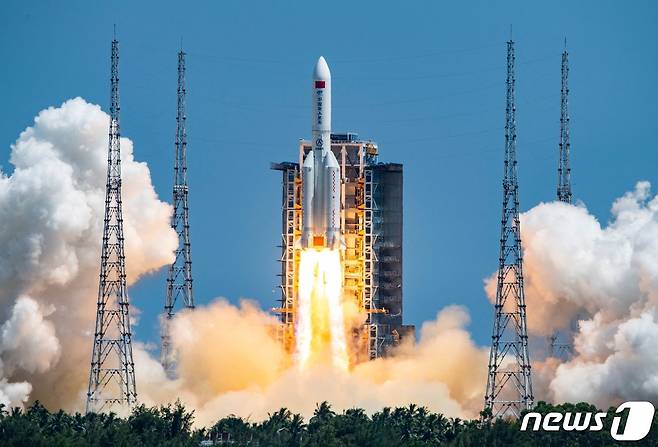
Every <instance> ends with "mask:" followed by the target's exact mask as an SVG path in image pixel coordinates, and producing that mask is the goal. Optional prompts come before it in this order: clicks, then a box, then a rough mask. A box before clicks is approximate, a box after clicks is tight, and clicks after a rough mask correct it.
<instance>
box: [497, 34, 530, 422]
mask: <svg viewBox="0 0 658 447" xmlns="http://www.w3.org/2000/svg"><path fill="white" fill-rule="evenodd" d="M514 62H515V57H514V42H513V41H512V40H511V39H510V41H509V42H507V107H506V113H505V165H504V166H505V170H504V174H503V215H502V220H501V233H500V257H499V266H498V285H497V288H496V302H495V305H494V309H495V320H494V327H493V335H492V337H491V339H492V340H491V341H492V343H491V353H490V356H489V376H488V379H487V390H486V395H485V408H487V409H490V410H491V413H492V415H493V416H494V417H499V416H514V417H518V416H519V415H520V413H521V411H522V410H524V409H527V408H530V407H531V406H532V403H533V395H532V381H531V376H530V358H529V356H528V332H527V327H526V305H525V296H524V292H523V254H522V251H521V232H520V226H519V195H518V193H519V185H518V179H517V161H516V107H515V98H514V94H515V93H514V88H515V86H514V84H515V79H514Z"/></svg>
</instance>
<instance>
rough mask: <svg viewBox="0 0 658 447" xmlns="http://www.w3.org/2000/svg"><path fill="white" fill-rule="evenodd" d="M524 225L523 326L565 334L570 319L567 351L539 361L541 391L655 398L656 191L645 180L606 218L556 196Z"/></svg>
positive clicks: (548, 395) (586, 397)
mask: <svg viewBox="0 0 658 447" xmlns="http://www.w3.org/2000/svg"><path fill="white" fill-rule="evenodd" d="M521 231H522V239H523V244H524V250H525V264H524V267H525V279H526V299H527V303H528V327H529V330H530V331H531V333H534V334H535V335H540V336H543V335H546V334H550V333H551V332H553V331H554V330H556V329H559V330H562V331H563V332H562V333H563V334H569V333H571V332H572V331H571V330H570V326H571V322H577V324H576V331H575V333H574V334H573V338H574V348H575V355H574V357H573V358H572V359H571V360H570V361H569V362H566V363H562V364H560V362H557V361H555V359H548V360H546V361H545V362H543V363H536V367H535V373H536V379H537V383H538V384H543V385H544V389H543V390H541V387H540V390H539V393H537V392H536V393H535V394H537V395H541V396H540V398H543V399H549V400H551V399H552V400H555V401H572V402H573V401H589V402H593V403H596V404H598V405H601V406H603V407H606V406H607V405H614V404H617V403H619V402H620V401H624V400H631V399H640V400H651V401H653V402H654V403H656V402H658V322H657V321H656V318H657V316H658V309H657V308H656V306H657V304H658V198H657V197H655V196H653V195H652V194H651V192H650V184H649V183H648V182H639V183H638V184H637V185H636V187H635V190H634V191H632V192H629V193H626V194H625V195H624V196H623V197H621V198H619V199H617V200H616V201H615V202H614V204H613V205H612V218H611V220H610V222H609V223H608V224H607V226H602V225H601V224H600V223H599V222H598V221H597V219H596V218H595V217H594V216H592V215H591V214H589V213H588V211H587V209H586V208H585V207H584V206H583V205H578V206H573V205H567V204H563V203H559V202H554V203H543V204H540V205H538V206H536V207H534V208H533V209H531V210H530V211H528V212H527V213H524V214H523V215H522V216H521ZM492 286H493V285H492V284H491V282H490V283H489V284H488V285H487V290H488V292H489V295H490V297H491V291H492V289H493V288H492ZM537 340H541V339H540V338H538V339H537Z"/></svg>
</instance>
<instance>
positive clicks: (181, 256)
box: [160, 50, 194, 377]
mask: <svg viewBox="0 0 658 447" xmlns="http://www.w3.org/2000/svg"><path fill="white" fill-rule="evenodd" d="M185 94H186V88H185V52H183V50H181V51H179V53H178V91H177V109H176V143H175V147H176V150H175V155H174V191H173V201H174V212H173V214H172V216H171V228H173V229H174V230H175V231H176V234H177V235H178V248H176V258H175V259H174V262H173V263H172V264H171V265H170V266H169V274H168V276H167V296H166V298H165V306H164V316H163V319H162V347H161V352H160V361H161V362H162V366H163V367H164V369H165V371H166V373H167V375H168V376H169V377H173V376H174V375H175V369H176V362H175V359H174V356H173V351H172V346H171V334H170V330H171V320H172V318H173V317H174V313H175V311H174V307H175V306H176V302H179V303H180V302H181V301H182V303H183V305H184V306H185V307H186V308H188V309H193V308H194V296H193V294H192V255H191V252H190V223H189V202H188V185H187V132H186V130H185V121H186V116H185Z"/></svg>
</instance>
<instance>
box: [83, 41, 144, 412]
mask: <svg viewBox="0 0 658 447" xmlns="http://www.w3.org/2000/svg"><path fill="white" fill-rule="evenodd" d="M111 65H112V74H111V92H112V94H111V103H110V132H109V147H108V155H107V184H106V190H105V220H104V224H103V246H102V248H101V268H100V284H99V287H98V303H97V310H96V329H95V331H94V346H93V351H92V355H91V370H90V373H89V388H88V392H87V412H91V411H93V412H98V411H103V410H106V409H112V407H115V406H124V405H128V406H131V405H133V404H135V402H136V401H137V390H136V387H135V363H134V362H133V351H132V342H131V332H130V313H129V302H128V293H127V289H126V265H125V254H124V247H123V243H124V238H123V215H122V211H121V148H120V145H119V142H120V135H121V134H120V130H119V129H120V128H119V111H120V107H119V42H118V41H117V40H116V37H115V38H114V40H113V41H112V63H111Z"/></svg>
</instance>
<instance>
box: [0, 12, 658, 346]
mask: <svg viewBox="0 0 658 447" xmlns="http://www.w3.org/2000/svg"><path fill="white" fill-rule="evenodd" d="M466 3H467V2H430V1H427V2H404V4H402V3H399V4H398V5H399V6H397V7H387V6H384V3H382V2H374V1H373V2H353V1H352V2H347V1H333V2H325V3H319V2H301V1H299V2H292V1H291V2H248V1H222V2H187V3H184V2H179V3H175V2H168V1H161V2H128V1H126V2H83V1H72V2H65V3H61V2H55V1H44V2H21V1H8V2H3V3H2V5H1V6H0V11H1V13H0V25H1V26H0V55H1V57H2V60H3V64H2V66H3V69H2V70H0V85H1V86H2V87H3V88H2V96H3V112H2V119H1V120H0V143H1V146H2V148H3V149H2V155H1V156H0V164H2V165H3V166H5V168H6V169H7V168H9V166H8V156H9V146H10V144H11V143H13V142H14V141H15V139H16V138H17V137H18V135H19V133H20V132H21V131H22V130H23V129H24V128H25V127H27V126H28V125H30V124H31V123H32V120H33V117H34V116H35V115H36V113H37V112H38V111H40V110H42V109H44V108H46V107H48V106H51V105H59V104H61V103H62V102H63V101H64V100H66V99H68V98H71V97H75V96H82V97H84V98H85V99H86V100H88V101H91V102H94V103H97V104H100V105H102V107H103V108H104V109H107V106H108V103H109V88H108V82H109V80H108V78H109V75H108V68H109V50H110V40H111V38H112V24H113V23H116V24H117V30H118V38H119V40H120V44H121V101H122V117H121V119H122V123H121V124H122V133H123V135H124V136H127V137H129V138H131V139H132V140H133V141H134V142H135V153H136V154H135V156H136V158H137V159H139V160H143V161H146V162H148V164H149V166H150V168H151V173H152V176H153V182H154V184H155V186H156V189H157V191H158V193H159V195H160V197H161V198H163V199H165V200H168V201H170V200H171V179H172V172H171V171H172V168H171V166H172V159H173V136H174V126H175V101H176V98H175V88H176V51H177V50H178V47H179V42H180V38H181V36H182V37H183V43H184V48H185V50H186V51H187V52H188V91H189V96H188V135H189V146H188V148H189V158H188V160H189V172H190V188H191V192H190V200H191V225H192V230H191V231H192V250H193V255H192V256H193V273H194V278H195V287H196V293H195V295H196V300H197V303H199V304H201V303H206V302H208V301H209V300H210V299H212V298H213V297H216V296H225V297H227V298H228V299H230V300H231V301H233V302H236V301H237V300H238V299H239V298H240V297H249V298H253V299H257V300H258V301H260V302H261V303H262V305H263V307H265V308H268V307H271V306H273V305H274V304H275V299H276V298H277V297H278V291H277V290H276V285H277V277H276V274H277V272H278V269H279V265H278V263H277V259H278V256H279V251H278V249H277V248H276V245H277V244H278V243H279V238H280V235H279V234H280V224H279V222H280V176H279V173H278V172H274V171H270V170H269V163H270V162H271V161H283V160H293V159H294V158H295V156H296V144H297V140H298V139H299V138H300V137H308V135H309V124H310V119H309V98H308V95H309V90H308V82H309V76H310V74H311V71H312V69H313V65H314V63H315V61H316V60H317V57H318V56H319V55H324V56H325V58H326V59H327V61H328V63H329V65H330V67H331V69H332V74H333V79H334V82H333V101H334V102H333V105H334V112H333V123H334V128H335V130H336V131H343V130H344V131H347V130H350V131H355V132H357V133H359V135H360V136H362V137H364V138H370V139H374V140H375V141H377V142H378V143H379V147H380V153H381V160H382V161H392V162H401V163H403V164H404V167H405V189H404V194H405V210H404V218H405V229H404V230H405V233H404V238H405V245H404V250H405V252H404V274H405V282H404V293H405V303H404V305H405V320H406V321H407V322H409V323H414V324H420V323H421V322H422V321H424V320H428V319H432V318H433V317H434V315H435V314H436V312H437V310H439V309H440V308H442V307H444V306H446V305H448V304H452V303H458V304H463V305H465V306H467V307H468V308H469V309H470V311H471V314H472V317H473V324H472V326H471V329H472V332H473V334H474V337H475V338H476V340H477V341H478V342H479V343H483V344H484V343H488V341H489V337H490V333H491V321H490V320H491V314H492V311H491V307H490V305H489V304H488V302H487V301H486V298H485V295H484V292H483V289H482V284H483V283H482V280H483V278H484V277H486V276H488V275H489V274H490V273H491V272H492V271H494V269H495V268H496V264H497V256H498V254H497V250H498V242H497V241H498V237H499V225H500V224H499V222H500V202H501V185H500V184H501V174H502V155H503V125H504V95H505V89H504V82H505V41H506V40H507V39H508V38H509V25H510V23H512V24H513V27H514V39H515V41H516V42H517V61H518V64H517V98H518V102H517V110H518V112H517V125H518V152H519V155H518V157H519V181H520V194H521V207H522V209H523V210H526V209H529V208H531V207H532V206H534V205H535V204H537V203H539V202H541V201H547V200H552V199H553V197H554V196H555V182H556V163H557V143H558V132H559V127H558V125H559V93H560V54H561V51H562V48H563V39H564V37H566V38H567V39H568V49H569V52H570V59H571V78H570V87H571V92H572V94H571V104H570V111H571V123H572V129H571V135H572V150H573V157H572V167H573V183H574V196H575V198H576V199H579V200H582V201H583V202H585V203H586V204H587V206H588V208H589V209H590V210H591V211H592V212H593V213H594V214H595V215H596V216H598V217H599V218H600V220H601V221H602V222H606V221H607V219H608V216H609V213H608V210H609V208H610V205H611V203H612V200H613V199H614V198H616V197H618V196H620V195H621V194H622V193H623V192H625V191H627V190H630V189H632V187H633V185H634V184H635V182H636V181H637V180H640V179H646V180H649V181H651V182H652V183H656V184H658V172H657V170H656V166H658V147H657V146H658V145H657V144H656V130H657V126H656V117H657V116H658V87H657V86H656V79H658V47H657V46H656V42H658V26H657V25H658V4H656V3H655V2H650V1H636V2H612V1H603V2H602V1H597V2H594V1H591V2H566V1H565V2H547V4H546V5H543V6H539V5H536V4H532V3H534V2H520V1H519V2H485V1H483V2H468V3H469V5H468V6H467V5H466ZM494 3H496V4H495V5H494ZM164 280H165V278H164V271H162V272H159V273H157V274H154V275H152V276H150V277H148V278H146V279H144V280H143V281H141V282H140V283H139V284H138V285H136V286H135V287H133V288H132V289H131V291H130V294H131V298H132V300H133V302H134V303H135V304H136V305H137V306H138V307H140V308H141V309H142V310H143V313H142V317H141V322H140V325H139V326H138V327H137V328H136V330H135V332H136V334H137V337H138V338H139V339H142V340H151V341H156V340H157V326H156V321H157V320H156V315H157V313H158V312H160V310H161V309H162V306H163V300H164V291H165V281H164ZM89 299H91V300H96V297H95V296H92V297H89ZM528 312H532V309H528Z"/></svg>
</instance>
